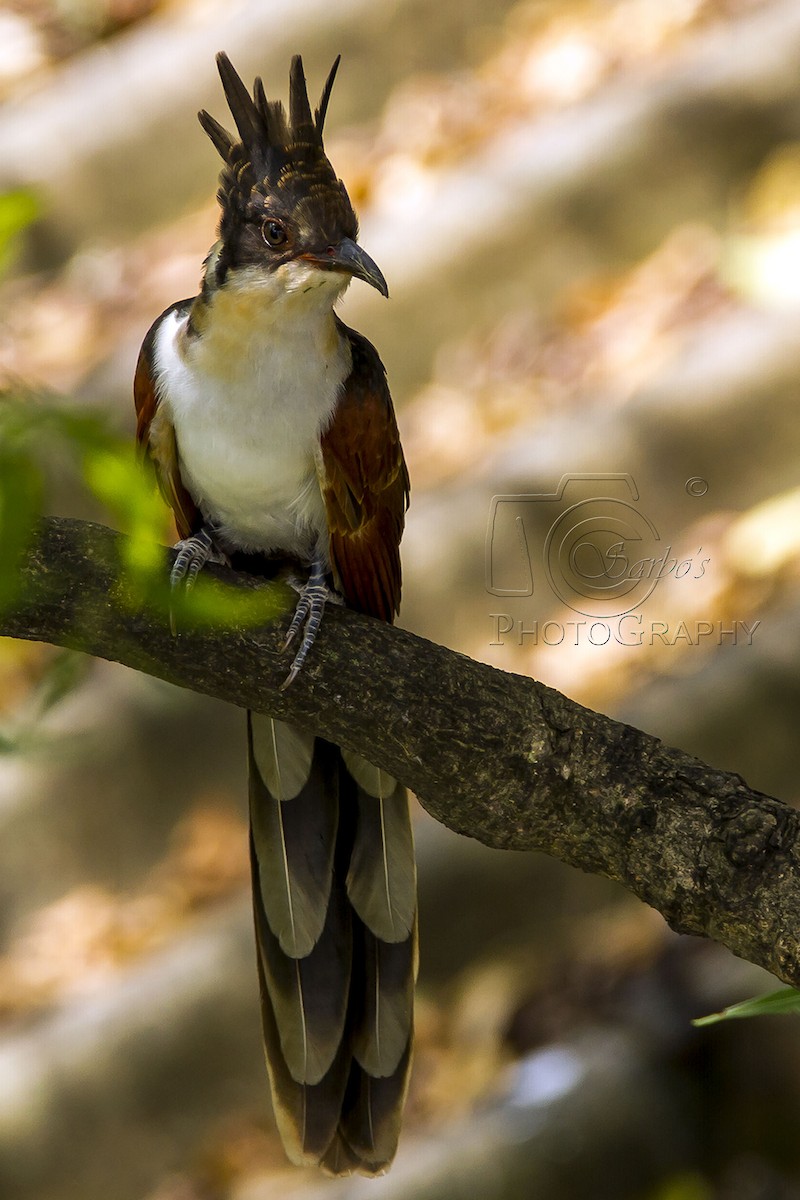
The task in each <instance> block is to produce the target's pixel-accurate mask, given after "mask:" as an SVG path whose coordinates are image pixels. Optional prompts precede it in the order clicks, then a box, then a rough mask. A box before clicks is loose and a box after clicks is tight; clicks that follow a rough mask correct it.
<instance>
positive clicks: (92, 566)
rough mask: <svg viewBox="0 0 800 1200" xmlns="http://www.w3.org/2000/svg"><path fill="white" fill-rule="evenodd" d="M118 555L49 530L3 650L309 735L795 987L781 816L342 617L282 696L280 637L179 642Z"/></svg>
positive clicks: (634, 738)
mask: <svg viewBox="0 0 800 1200" xmlns="http://www.w3.org/2000/svg"><path fill="white" fill-rule="evenodd" d="M122 542H123V539H122V537H121V535H119V534H116V533H112V532H111V531H110V530H108V529H105V528H103V527H101V526H97V525H89V524H87V523H84V522H78V521H66V520H49V521H46V522H44V523H43V525H42V527H41V530H40V533H39V535H38V537H37V539H36V542H35V544H34V545H33V547H32V548H31V551H30V553H29V555H28V557H27V559H26V563H25V565H24V568H23V570H22V572H21V575H22V583H21V590H20V592H19V594H18V596H17V599H16V601H15V602H14V604H13V607H12V608H10V609H8V610H6V611H5V612H4V613H2V614H0V634H4V635H9V636H12V637H19V638H27V639H33V640H38V641H47V642H53V643H55V644H57V645H61V646H69V647H73V648H75V649H78V650H82V651H85V652H86V653H89V654H93V655H96V656H99V657H102V658H107V659H111V660H114V661H117V662H120V663H124V664H126V665H127V666H130V667H134V668H136V669H137V670H140V671H145V672H147V673H148V674H150V675H154V676H157V677H159V678H161V679H166V680H169V681H170V682H171V683H175V684H178V685H179V686H181V687H186V688H190V689H192V690H194V691H197V692H203V693H206V694H208V695H212V696H216V697H217V698H219V699H221V700H226V701H228V702H229V703H231V704H236V705H240V706H242V707H247V708H252V709H255V710H257V711H260V712H265V713H270V714H272V715H274V716H280V717H287V718H290V719H291V720H292V721H295V722H296V723H298V724H301V725H304V726H306V727H309V728H313V729H315V730H316V731H317V732H319V733H320V734H322V735H323V736H325V737H327V738H329V739H331V740H333V741H336V742H338V743H339V744H341V745H343V746H346V747H348V748H350V749H353V750H357V751H359V752H360V753H362V754H364V755H366V756H367V757H368V758H369V759H370V760H372V761H373V762H375V763H377V764H378V765H380V766H381V767H384V768H385V769H387V770H388V771H390V772H391V773H392V774H394V775H396V776H398V777H399V778H400V779H402V780H403V781H404V782H406V783H407V784H408V786H409V787H410V788H412V789H413V791H414V792H415V793H416V795H417V796H418V798H419V800H420V801H421V803H422V804H423V805H424V807H425V808H426V809H427V810H428V812H429V813H431V815H432V816H433V817H435V818H436V819H437V820H438V821H441V822H442V823H443V824H445V825H447V826H449V827H450V828H451V829H454V830H456V831H457V832H458V833H463V834H467V835H468V836H470V837H474V838H477V839H478V840H479V841H482V842H485V843H486V844H487V845H489V846H495V847H500V848H504V849H509V850H512V849H513V850H541V851H544V852H545V853H547V854H552V855H555V856H556V857H557V858H560V859H562V860H563V861H564V862H568V863H570V864H572V865H573V866H576V867H580V868H581V869H582V870H585V871H591V872H595V873H598V874H602V875H606V876H608V877H610V878H611V879H615V880H618V881H619V882H620V883H622V884H624V885H625V887H627V888H629V889H630V890H631V891H632V892H633V893H634V894H635V895H637V896H639V897H640V898H641V899H642V900H644V901H646V902H647V903H648V904H650V905H652V906H653V907H654V908H656V909H658V910H659V911H660V912H661V913H662V914H663V916H664V917H665V919H666V920H667V921H668V922H669V924H670V925H671V926H672V928H673V929H675V930H677V931H678V932H680V933H691V934H698V935H701V936H705V937H710V938H713V939H714V940H716V941H718V942H721V943H722V944H723V945H725V946H727V947H728V948H729V949H731V950H732V951H733V952H734V953H735V954H738V955H740V956H741V957H742V958H746V959H749V960H750V961H751V962H753V963H757V964H759V965H760V966H763V967H766V968H767V969H768V970H770V971H772V972H773V973H774V974H776V975H777V976H779V977H780V978H781V979H783V980H785V981H786V982H787V983H791V984H794V985H796V986H800V919H798V918H799V917H800V848H799V846H798V832H799V827H800V815H799V814H798V813H797V812H796V811H795V810H794V809H792V808H790V807H788V806H787V805H786V804H783V803H781V802H780V801H779V800H776V799H773V798H771V797H769V796H765V795H763V794H762V793H760V792H755V791H753V790H752V789H751V788H749V787H748V786H747V785H746V784H745V783H744V781H743V780H742V779H741V778H739V777H738V776H736V775H731V774H727V773H725V772H722V771H718V770H715V769H714V768H712V767H709V766H707V765H705V764H704V763H702V762H700V761H698V760H697V759H694V758H692V757H690V756H689V755H687V754H684V753H682V752H681V751H680V750H675V749H671V748H669V747H666V746H664V745H663V744H662V743H661V742H660V741H659V740H658V738H655V737H652V736H650V735H649V734H646V733H643V732H641V731H640V730H637V729H634V728H632V727H631V726H628V725H623V724H621V723H620V722H617V721H614V720H612V719H611V718H609V717H606V716H603V715H602V714H599V713H596V712H592V711H591V710H590V709H587V708H583V707H582V706H581V705H579V704H575V703H574V702H573V701H571V700H569V699H567V698H566V697H565V696H562V695H560V694H559V693H558V692H555V691H553V690H552V689H550V688H547V687H544V686H543V685H542V684H540V683H537V682H536V681H534V680H531V679H528V678H524V677H522V676H518V675H510V674H506V673H504V672H501V671H498V670H495V669H494V668H492V667H488V666H485V665H483V664H481V663H477V662H473V661H472V660H471V659H469V658H466V657H464V656H463V655H460V654H456V653H454V652H453V651H451V650H447V649H445V648H444V647H442V646H437V645H434V644H433V643H431V642H427V641H425V640H424V639H422V638H419V637H415V636H414V635H413V634H410V633H407V632H404V631H402V630H398V629H396V628H390V627H388V626H386V625H383V624H381V623H380V622H378V621H373V620H369V619H368V618H365V617H361V616H359V615H357V614H355V613H351V612H348V611H346V610H344V609H342V608H338V607H336V606H329V607H328V610H327V612H326V616H325V620H324V621H323V625H322V630H321V633H320V635H319V638H318V640H317V643H316V645H315V648H314V651H313V653H312V654H311V656H310V659H309V661H308V663H307V665H306V667H305V668H304V670H303V672H302V673H301V675H300V677H299V678H298V679H297V681H296V682H295V683H294V684H293V685H292V686H291V688H289V689H287V690H286V691H283V692H282V691H280V690H279V687H280V684H281V682H282V681H283V679H284V678H285V676H286V672H287V669H288V663H289V659H290V656H289V655H288V654H283V653H281V650H280V648H281V645H282V641H283V636H284V632H285V627H286V621H281V622H277V623H275V624H271V625H269V626H267V627H261V628H258V629H255V630H254V629H249V630H246V629H245V630H242V629H234V630H230V629H228V630H222V629H217V630H210V631H209V630H199V631H198V630H195V631H192V632H183V633H179V634H178V636H173V635H172V634H171V633H170V629H169V622H168V620H167V619H166V618H165V617H164V616H163V615H159V614H157V613H154V612H152V611H142V609H141V608H140V607H139V608H137V607H136V605H135V604H133V603H132V602H131V595H130V594H129V593H127V592H126V587H125V585H124V584H122V583H120V581H119V572H118V567H117V563H118V561H119V550H120V546H121V544H122ZM209 569H210V570H212V571H214V570H221V569H219V568H209ZM239 582H240V584H241V586H243V587H250V588H252V587H270V586H274V585H270V584H264V583H256V582H255V581H254V580H253V579H251V578H249V577H245V576H240V577H239Z"/></svg>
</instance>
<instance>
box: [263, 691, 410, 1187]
mask: <svg viewBox="0 0 800 1200" xmlns="http://www.w3.org/2000/svg"><path fill="white" fill-rule="evenodd" d="M248 743H249V763H250V776H251V783H250V817H251V857H252V868H253V900H254V912H255V926H256V942H257V947H258V971H259V980H260V984H261V1000H262V1022H263V1029H264V1046H265V1050H266V1056H267V1067H268V1071H269V1077H270V1085H271V1088H272V1097H273V1105H274V1109H275V1116H276V1121H277V1124H278V1128H279V1131H280V1133H281V1137H282V1139H283V1142H284V1146H285V1148H286V1151H287V1154H288V1155H289V1157H290V1158H291V1159H292V1161H293V1162H297V1163H304V1164H308V1163H316V1164H319V1165H320V1166H321V1167H322V1168H323V1170H325V1171H326V1172H327V1173H329V1174H333V1175H348V1174H351V1173H352V1172H353V1171H358V1172H360V1173H362V1174H367V1175H375V1174H380V1173H381V1172H382V1171H384V1170H385V1169H386V1168H387V1167H388V1165H389V1164H390V1162H391V1160H392V1158H393V1157H394V1154H395V1150H396V1148H397V1139H398V1136H399V1132H400V1119H401V1114H402V1108H403V1103H404V1100H405V1093H406V1089H407V1086H408V1075H409V1069H410V1063H411V1047H412V1041H413V995H414V981H415V978H416V969H417V935H416V886H415V869H414V857H413V840H412V835H411V825H410V819H409V814H408V798H407V795H406V792H405V789H404V788H403V787H402V786H401V785H399V784H397V783H396V782H395V781H394V780H393V779H391V777H390V776H388V775H387V774H386V773H385V772H383V771H379V770H378V769H377V768H375V767H372V766H371V765H370V764H368V763H366V762H364V760H362V759H360V758H358V757H356V756H354V755H350V754H346V755H345V754H343V752H341V751H340V750H339V749H338V748H337V747H335V746H331V745H330V744H329V743H326V742H324V741H322V739H319V738H316V739H315V738H313V737H311V736H310V735H306V734H304V733H302V732H301V731H299V730H296V729H293V728H292V727H290V726H286V725H284V724H282V723H280V722H276V721H272V720H270V719H269V718H266V717H261V716H257V715H255V714H251V715H250V718H249V722H248Z"/></svg>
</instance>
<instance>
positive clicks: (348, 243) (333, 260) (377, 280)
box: [316, 238, 389, 298]
mask: <svg viewBox="0 0 800 1200" xmlns="http://www.w3.org/2000/svg"><path fill="white" fill-rule="evenodd" d="M316 261H318V262H319V264H320V266H324V267H328V269H329V270H332V271H346V272H347V274H348V275H352V276H353V278H354V279H363V280H364V283H368V284H369V285H370V286H371V287H374V288H377V289H378V291H379V292H380V294H381V295H382V296H386V297H387V298H388V296H389V288H388V287H387V284H386V280H385V279H384V278H383V273H382V271H381V269H380V267H379V266H378V264H377V263H376V262H373V261H372V259H371V258H370V256H369V255H368V254H367V252H366V250H362V249H361V247H360V246H358V245H356V243H355V242H354V241H353V239H352V238H342V240H341V241H340V242H339V245H338V246H329V247H328V249H327V251H326V252H325V253H323V254H320V255H319V258H318V259H316Z"/></svg>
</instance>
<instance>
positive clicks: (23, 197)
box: [0, 188, 40, 271]
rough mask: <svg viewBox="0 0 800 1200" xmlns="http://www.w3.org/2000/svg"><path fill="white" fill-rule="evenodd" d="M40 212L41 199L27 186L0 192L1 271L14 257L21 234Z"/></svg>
mask: <svg viewBox="0 0 800 1200" xmlns="http://www.w3.org/2000/svg"><path fill="white" fill-rule="evenodd" d="M39 214H40V207H39V201H38V200H37V199H36V196H35V195H34V194H33V192H30V191H28V190H27V188H16V189H15V190H14V191H10V192H3V193H2V194H0V271H2V270H5V269H6V268H7V267H8V265H9V263H10V262H11V260H12V259H13V256H14V250H15V248H16V247H15V243H16V240H17V238H18V237H19V235H20V234H21V233H22V232H23V230H25V229H27V228H28V226H29V225H32V224H33V222H34V221H35V220H36V219H37V218H38V216H39Z"/></svg>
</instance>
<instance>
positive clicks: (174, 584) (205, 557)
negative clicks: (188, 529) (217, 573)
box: [169, 529, 228, 634]
mask: <svg viewBox="0 0 800 1200" xmlns="http://www.w3.org/2000/svg"><path fill="white" fill-rule="evenodd" d="M174 549H175V550H177V551H178V553H177V555H176V556H175V561H174V563H173V564H172V570H171V571H170V573H169V586H170V591H171V592H172V594H173V595H176V594H177V592H178V591H179V589H181V588H182V589H183V591H184V592H189V591H191V589H192V588H193V587H194V584H195V580H196V579H197V576H198V575H199V574H200V571H201V570H202V569H203V567H204V566H205V565H206V563H208V562H216V563H223V564H226V565H227V563H228V556H227V555H226V554H225V553H224V551H222V550H220V548H219V546H218V545H217V543H216V542H215V541H214V538H213V536H212V535H211V534H210V533H209V532H208V530H207V529H201V530H200V531H199V532H198V533H195V534H193V535H192V537H188V538H183V539H182V540H181V541H180V542H176V544H175V547H174ZM169 623H170V629H171V630H172V633H173V634H174V633H175V631H176V627H175V613H174V611H173V610H172V608H170V614H169Z"/></svg>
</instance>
